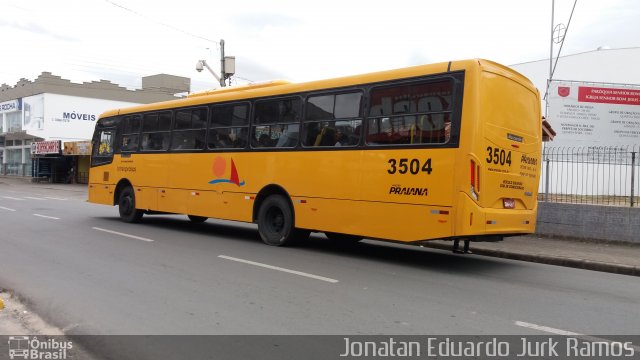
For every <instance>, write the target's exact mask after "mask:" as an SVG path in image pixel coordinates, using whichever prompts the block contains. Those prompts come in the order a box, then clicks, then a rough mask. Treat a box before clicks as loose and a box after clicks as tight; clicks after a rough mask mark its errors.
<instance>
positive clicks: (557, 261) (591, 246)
mask: <svg viewBox="0 0 640 360" xmlns="http://www.w3.org/2000/svg"><path fill="white" fill-rule="evenodd" d="M639 236H640V235H639ZM423 245H424V246H425V247H430V248H435V249H441V250H449V251H450V250H451V249H452V246H453V245H452V242H451V241H441V240H435V241H429V242H425V243H424V244H423ZM460 248H462V242H461V243H460ZM470 250H471V251H472V252H473V254H475V255H481V256H492V257H499V258H505V259H512V260H521V261H529V262H537V263H543V264H549V265H558V266H567V267H573V268H579V269H586V270H595V271H604V272H611V273H616V274H624V275H634V276H640V244H632V243H623V242H611V241H602V242H599V241H596V240H589V241H584V240H574V239H560V238H551V237H540V236H536V235H529V236H514V237H508V238H505V239H504V241H501V242H471V245H470ZM462 256H474V255H462Z"/></svg>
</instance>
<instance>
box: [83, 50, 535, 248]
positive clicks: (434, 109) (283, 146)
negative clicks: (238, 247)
mask: <svg viewBox="0 0 640 360" xmlns="http://www.w3.org/2000/svg"><path fill="white" fill-rule="evenodd" d="M541 138H542V135H541V114H540V96H539V93H538V91H537V89H536V88H535V87H534V86H533V85H532V83H531V82H530V81H529V80H528V79H527V78H525V77H524V76H522V75H520V74H519V73H517V72H515V71H514V70H512V69H509V68H507V67H505V66H502V65H499V64H496V63H494V62H490V61H487V60H477V59H476V60H464V61H453V62H446V63H438V64H432V65H423V66H415V67H408V68H403V69H397V70H391V71H383V72H375V73H370V74H364V75H356V76H349V77H342V78H337V79H329V80H320V81H312V82H306V83H289V82H286V81H274V82H270V83H263V84H255V85H246V86H237V87H230V88H223V89H218V90H211V91H206V92H202V93H196V94H192V95H190V96H188V97H186V98H183V99H178V100H172V101H167V102H161V103H155V104H149V105H140V106H136V107H131V108H126V109H117V110H112V111H108V112H106V113H104V114H102V115H101V117H100V119H99V121H98V122H97V123H96V128H95V133H94V136H93V153H92V159H91V171H90V177H89V201H90V202H93V203H98V204H106V205H112V206H113V205H116V206H118V209H119V213H120V217H121V218H122V220H124V221H127V222H137V221H139V220H140V219H141V218H142V216H143V214H167V213H169V214H185V215H188V217H189V219H190V220H191V221H193V222H202V221H205V220H206V219H207V218H216V219H226V220H234V221H241V222H249V223H257V225H258V232H259V234H260V237H261V239H262V240H263V241H264V242H265V243H267V244H269V245H276V246H281V245H287V244H291V243H294V242H296V241H302V240H304V239H305V238H307V237H308V236H309V233H310V232H324V233H325V234H326V235H327V237H328V238H330V239H333V240H338V241H358V240H361V239H363V238H369V239H380V240H390V241H396V242H406V243H417V244H419V243H420V242H421V241H425V240H431V239H448V240H454V250H457V248H458V243H459V241H460V240H464V244H465V250H468V244H469V241H496V240H502V238H503V237H504V236H510V235H518V234H527V233H533V232H534V230H535V226H536V210H537V191H538V181H539V176H540V159H541Z"/></svg>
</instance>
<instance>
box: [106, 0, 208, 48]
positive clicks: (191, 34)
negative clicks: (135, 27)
mask: <svg viewBox="0 0 640 360" xmlns="http://www.w3.org/2000/svg"><path fill="white" fill-rule="evenodd" d="M104 1H106V2H107V3H109V4H111V5H113V6H115V7H119V8H120V9H122V10H125V11H128V12H130V13H132V14H135V15H137V16H140V17H142V18H145V19H147V20H149V21H151V22H154V23H156V24H158V25H162V26H165V27H168V28H169V29H172V30H175V31H178V32H181V33H183V34H185V35H188V36H191V37H193V38H196V39H200V40H205V41H208V42H211V43H214V44H216V45H218V46H219V45H220V44H219V43H218V42H217V41H214V40H211V39H207V38H206V37H204V36H200V35H196V34H193V33H190V32H188V31H186V30H182V29H180V28H177V27H175V26H173V25H169V24H167V23H163V22H161V21H158V20H155V19H153V18H150V17H148V16H146V15H144V14H141V13H139V12H137V11H135V10H132V9H129V8H128V7H126V6H123V5H120V4H118V3H116V2H113V1H111V0H104Z"/></svg>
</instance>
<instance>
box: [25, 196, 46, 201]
mask: <svg viewBox="0 0 640 360" xmlns="http://www.w3.org/2000/svg"><path fill="white" fill-rule="evenodd" d="M24 198H25V199H31V200H41V201H46V200H47V199H43V198H37V197H33V196H25V197H24Z"/></svg>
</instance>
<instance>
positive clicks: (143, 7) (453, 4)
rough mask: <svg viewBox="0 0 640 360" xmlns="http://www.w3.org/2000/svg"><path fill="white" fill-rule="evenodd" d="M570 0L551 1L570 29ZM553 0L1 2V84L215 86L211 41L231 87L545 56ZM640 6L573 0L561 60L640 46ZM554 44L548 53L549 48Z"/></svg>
mask: <svg viewBox="0 0 640 360" xmlns="http://www.w3.org/2000/svg"><path fill="white" fill-rule="evenodd" d="M573 4H574V0H555V11H554V14H555V21H554V24H559V23H563V24H564V25H565V26H566V25H567V24H569V16H570V14H571V9H572V7H573ZM551 9H552V0H483V1H473V0H446V1H437V2H436V1H432V0H415V1H414V0H393V1H378V0H365V1H361V0H340V1H334V0H322V1H315V2H312V1H300V0H297V1H288V0H278V1H275V0H274V1H268V0H262V1H261V0H234V1H217V0H209V1H196V0H180V1H143V0H58V1H51V0H0V39H1V42H0V49H1V50H0V59H1V60H0V84H4V83H6V84H8V85H11V86H13V85H15V84H16V83H17V81H18V80H20V79H21V78H26V79H29V80H34V79H35V78H36V77H37V76H38V75H39V74H40V73H42V72H43V71H48V72H52V73H53V74H54V75H58V76H61V77H63V78H66V79H70V80H71V81H73V82H77V83H81V82H89V81H97V80H100V79H105V80H110V81H112V82H114V83H117V84H120V85H122V86H125V87H127V88H129V89H136V88H140V87H141V77H142V76H148V75H154V74H160V73H165V74H172V75H178V76H185V77H189V78H191V79H192V91H200V90H204V89H211V88H217V87H219V84H217V82H216V80H215V78H214V77H213V76H212V75H211V74H210V73H208V72H207V71H206V70H205V71H203V72H201V73H199V72H197V71H196V69H195V66H196V63H197V61H198V60H200V59H204V60H206V61H207V62H208V63H209V65H210V66H211V68H213V69H214V70H215V71H216V72H219V68H220V45H219V41H220V39H224V41H225V54H226V55H228V56H235V58H236V76H234V78H233V83H234V84H244V83H247V82H248V81H250V82H261V81H268V80H274V79H285V80H289V81H294V82H302V81H309V80H316V79H323V78H331V77H338V76H345V75H353V74H359V73H366V72H371V71H378V70H388V69H395V68H401V67H406V66H412V65H419V64H427V63H434V62H441V61H450V60H457V59H468V58H484V59H489V60H493V61H496V62H499V63H502V64H505V65H512V64H518V63H522V62H529V61H535V60H540V59H545V58H546V59H548V58H549V55H550V37H551ZM638 19H640V2H638V1H637V0H607V1H602V0H578V2H577V5H576V7H575V11H574V13H573V17H572V20H571V23H570V25H569V29H568V32H567V35H566V41H565V44H564V47H563V49H562V54H563V55H568V54H575V53H580V52H585V51H592V50H595V49H597V48H598V47H600V46H607V47H610V48H627V47H638V46H640V36H639V35H640V21H638ZM558 47H559V46H558V45H556V46H555V49H556V53H557V50H558Z"/></svg>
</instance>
